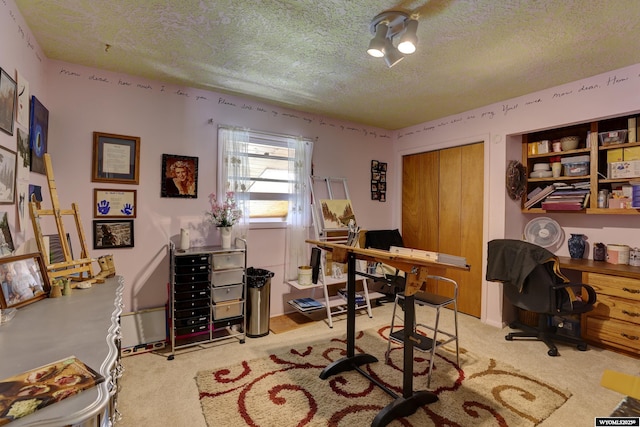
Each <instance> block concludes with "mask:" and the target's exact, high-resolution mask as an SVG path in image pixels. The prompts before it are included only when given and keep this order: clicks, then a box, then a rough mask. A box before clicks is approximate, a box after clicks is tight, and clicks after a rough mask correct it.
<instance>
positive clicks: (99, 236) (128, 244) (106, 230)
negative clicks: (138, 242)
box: [93, 219, 133, 249]
mask: <svg viewBox="0 0 640 427" xmlns="http://www.w3.org/2000/svg"><path fill="white" fill-rule="evenodd" d="M132 247H133V220H132V219H124V220H114V219H110V220H94V221H93V249H117V248H132Z"/></svg>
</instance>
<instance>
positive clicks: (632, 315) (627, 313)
mask: <svg viewBox="0 0 640 427" xmlns="http://www.w3.org/2000/svg"><path fill="white" fill-rule="evenodd" d="M622 314H626V315H627V316H630V317H638V316H640V313H632V312H630V311H627V310H622Z"/></svg>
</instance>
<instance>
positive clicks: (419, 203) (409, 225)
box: [402, 151, 440, 251]
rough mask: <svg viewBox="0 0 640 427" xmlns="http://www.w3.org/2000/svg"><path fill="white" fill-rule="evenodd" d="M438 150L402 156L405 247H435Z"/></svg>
mask: <svg viewBox="0 0 640 427" xmlns="http://www.w3.org/2000/svg"><path fill="white" fill-rule="evenodd" d="M439 158H440V156H439V154H438V152H437V151H433V152H429V153H420V154H414V155H411V156H404V157H403V158H402V240H403V242H404V245H405V246H406V247H408V248H416V249H422V250H426V251H437V250H438V215H439V213H438V209H437V207H438V190H437V189H438V182H439V179H440V177H439V174H438V170H439V169H440V166H439Z"/></svg>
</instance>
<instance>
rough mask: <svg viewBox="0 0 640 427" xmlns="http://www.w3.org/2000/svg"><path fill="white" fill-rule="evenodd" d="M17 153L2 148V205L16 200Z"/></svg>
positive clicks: (0, 162)
mask: <svg viewBox="0 0 640 427" xmlns="http://www.w3.org/2000/svg"><path fill="white" fill-rule="evenodd" d="M16 158H17V156H16V152H15V151H11V150H9V149H8V148H5V147H2V146H0V205H12V204H13V203H15V199H16Z"/></svg>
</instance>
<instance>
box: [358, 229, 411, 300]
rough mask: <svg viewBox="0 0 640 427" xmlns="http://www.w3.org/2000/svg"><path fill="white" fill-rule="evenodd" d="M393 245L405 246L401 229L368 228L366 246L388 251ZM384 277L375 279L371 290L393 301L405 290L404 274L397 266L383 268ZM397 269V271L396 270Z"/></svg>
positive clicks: (370, 287)
mask: <svg viewBox="0 0 640 427" xmlns="http://www.w3.org/2000/svg"><path fill="white" fill-rule="evenodd" d="M391 246H399V247H404V242H403V240H402V235H401V234H400V230H398V229H397V228H396V229H393V230H368V231H367V232H366V234H365V244H364V247H365V248H373V249H382V250H385V251H388V250H389V248H390V247H391ZM382 270H383V274H384V277H381V278H380V280H374V282H373V284H372V286H371V285H370V286H369V291H371V290H373V291H374V292H380V293H382V294H384V295H385V297H384V300H385V301H387V302H393V301H394V299H395V296H396V295H397V294H398V293H399V292H402V291H404V287H405V278H404V275H402V274H401V272H400V271H399V270H398V269H396V268H384V267H383V268H382ZM394 270H395V271H394Z"/></svg>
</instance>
